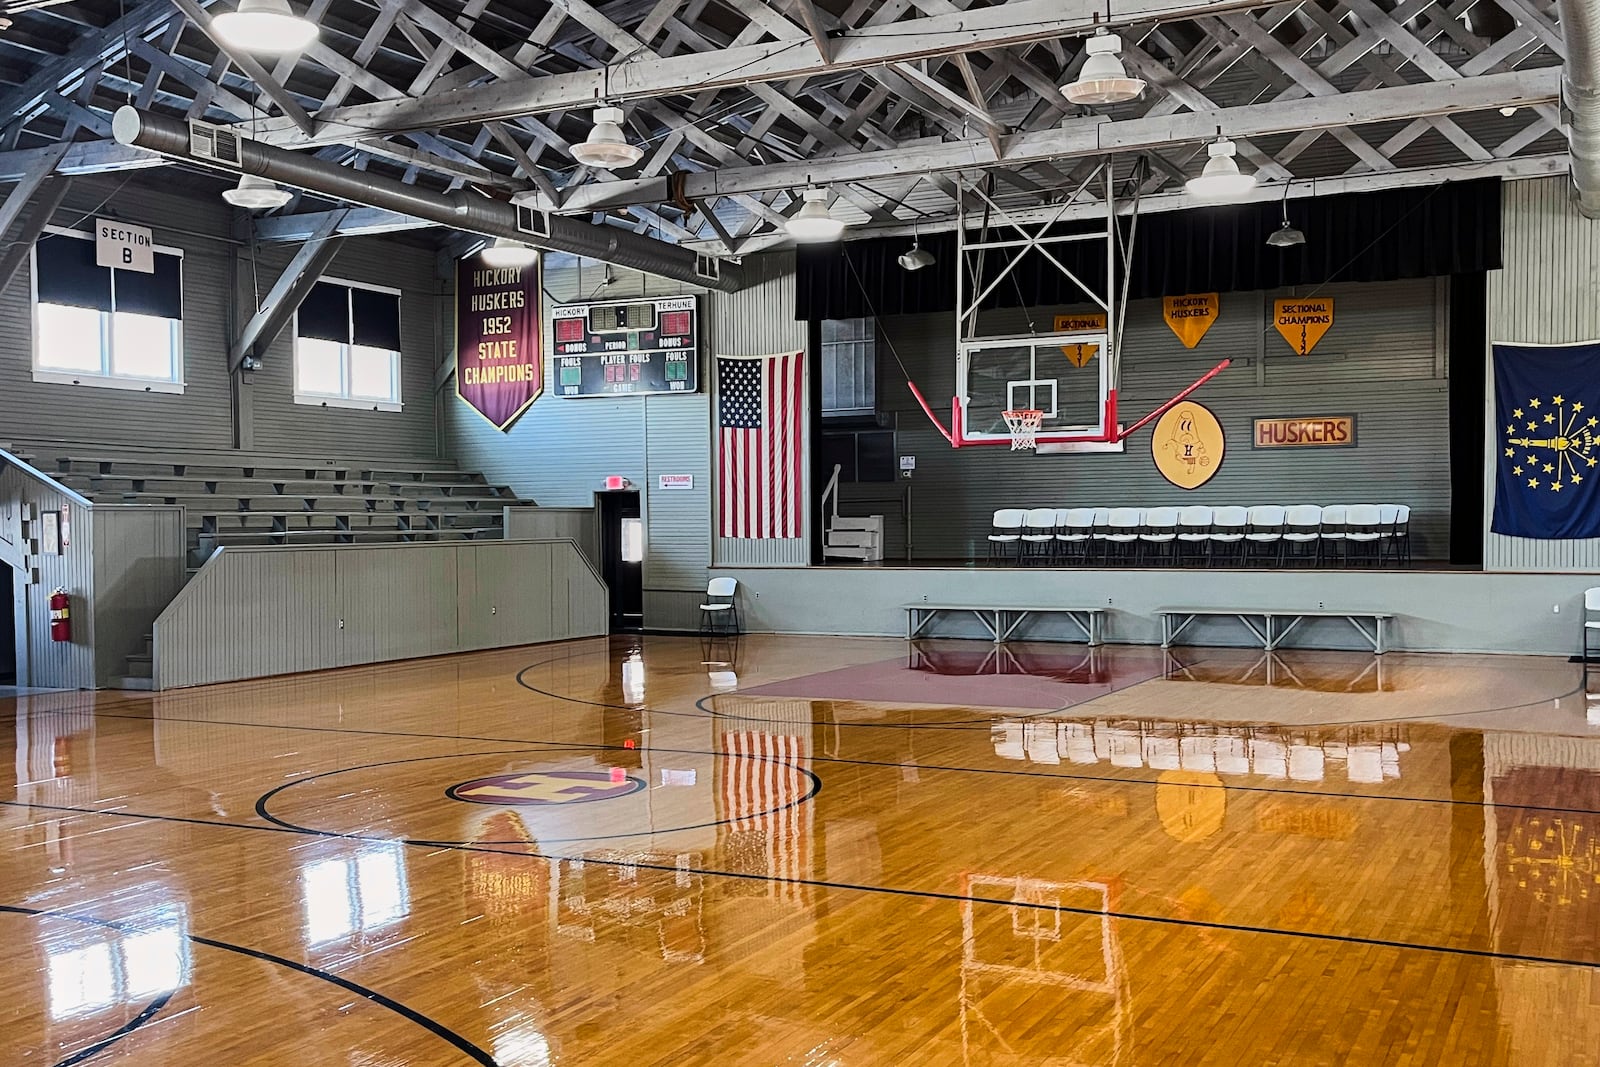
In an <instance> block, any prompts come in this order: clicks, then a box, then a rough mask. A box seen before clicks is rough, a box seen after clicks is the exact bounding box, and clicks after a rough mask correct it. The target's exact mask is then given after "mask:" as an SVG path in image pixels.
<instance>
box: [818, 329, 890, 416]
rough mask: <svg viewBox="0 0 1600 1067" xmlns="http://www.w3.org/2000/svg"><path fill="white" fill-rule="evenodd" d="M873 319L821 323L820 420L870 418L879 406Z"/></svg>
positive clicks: (875, 338)
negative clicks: (862, 416) (860, 416)
mask: <svg viewBox="0 0 1600 1067" xmlns="http://www.w3.org/2000/svg"><path fill="white" fill-rule="evenodd" d="M877 336H878V331H877V322H876V320H874V319H823V320H822V417H823V418H838V417H841V416H852V415H871V414H873V412H874V411H875V410H876V409H877V406H878V395H877V394H878V388H877V386H878V342H877Z"/></svg>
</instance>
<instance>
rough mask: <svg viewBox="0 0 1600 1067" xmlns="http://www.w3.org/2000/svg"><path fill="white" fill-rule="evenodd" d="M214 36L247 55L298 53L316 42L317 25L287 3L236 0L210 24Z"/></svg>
mask: <svg viewBox="0 0 1600 1067" xmlns="http://www.w3.org/2000/svg"><path fill="white" fill-rule="evenodd" d="M211 25H212V26H214V27H216V30H217V35H218V36H219V37H221V38H222V39H223V41H225V42H226V43H227V44H229V45H230V46H232V47H234V48H238V49H242V50H243V51H246V52H267V53H283V52H299V51H301V50H302V49H304V48H305V47H306V46H307V45H309V44H310V43H311V42H312V41H314V40H316V39H317V24H316V23H314V22H312V21H311V20H310V19H308V18H305V17H304V16H302V15H296V14H295V13H294V9H293V8H291V7H290V6H289V0H239V7H238V9H237V10H234V11H224V12H222V14H220V15H218V16H216V17H215V18H213V19H212V20H211Z"/></svg>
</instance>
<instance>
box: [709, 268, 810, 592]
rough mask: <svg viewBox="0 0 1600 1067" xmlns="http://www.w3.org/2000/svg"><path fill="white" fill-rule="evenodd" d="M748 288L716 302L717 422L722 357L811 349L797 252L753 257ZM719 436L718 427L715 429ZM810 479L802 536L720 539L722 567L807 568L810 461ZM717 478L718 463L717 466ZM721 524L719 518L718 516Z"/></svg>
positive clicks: (712, 358)
mask: <svg viewBox="0 0 1600 1067" xmlns="http://www.w3.org/2000/svg"><path fill="white" fill-rule="evenodd" d="M744 268H745V278H746V284H745V287H744V288H743V289H741V290H740V291H739V292H737V293H728V294H717V295H715V296H714V297H713V298H712V300H713V303H712V314H711V316H710V318H711V338H710V345H709V354H710V355H709V360H708V363H707V366H708V370H707V374H708V376H709V378H710V384H709V386H708V389H709V391H710V393H711V398H712V405H713V407H712V409H711V422H712V423H713V424H714V423H715V418H716V411H715V404H716V382H715V372H716V357H717V356H718V355H719V354H720V355H726V356H764V355H773V354H776V353H779V352H800V351H804V350H805V348H806V324H805V323H804V322H797V321H795V317H794V300H795V266H794V253H792V252H775V253H770V254H767V255H762V256H752V257H750V258H748V259H746V260H745V263H744ZM814 357H815V353H808V354H807V360H806V377H807V381H809V380H810V377H811V375H813V374H816V373H817V372H818V371H817V367H816V365H815V358H814ZM810 413H811V395H810V390H809V389H808V390H807V392H806V396H805V398H804V402H803V404H802V426H803V427H804V438H805V441H804V443H803V446H802V447H804V448H805V450H806V455H807V457H809V455H810V440H811V425H810V423H811V414H810ZM709 432H710V433H711V435H712V436H713V437H715V435H716V429H715V426H714V425H712V426H711V427H709ZM806 468H807V473H806V477H805V479H804V481H805V486H806V490H805V492H804V493H803V495H802V498H803V499H804V500H806V501H807V505H806V507H805V509H804V510H803V512H802V515H803V519H802V524H801V536H799V537H793V538H783V539H771V540H755V539H752V538H743V537H718V538H716V541H715V559H716V560H717V562H718V563H728V564H733V563H765V564H789V565H793V566H804V565H805V564H806V563H808V562H809V561H810V558H811V532H810V531H811V523H812V522H813V520H814V518H815V517H814V516H813V515H812V514H811V512H812V509H811V506H810V503H809V501H810V500H811V493H810V488H809V487H810V484H811V472H810V462H809V458H808V459H807V462H806ZM712 473H713V477H715V475H716V472H715V463H714V462H713V471H712ZM713 519H715V516H713Z"/></svg>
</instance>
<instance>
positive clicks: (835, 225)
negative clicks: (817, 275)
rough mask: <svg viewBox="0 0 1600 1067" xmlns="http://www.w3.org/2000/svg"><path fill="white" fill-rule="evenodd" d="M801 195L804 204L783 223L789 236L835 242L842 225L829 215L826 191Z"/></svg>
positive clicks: (812, 191)
mask: <svg viewBox="0 0 1600 1067" xmlns="http://www.w3.org/2000/svg"><path fill="white" fill-rule="evenodd" d="M801 195H802V196H803V197H804V198H805V203H804V204H801V205H800V210H799V211H796V212H795V213H794V214H793V215H790V216H789V221H788V222H786V223H784V228H785V229H787V230H788V231H789V234H790V236H792V237H793V238H794V239H795V240H796V241H837V240H838V239H839V237H840V235H841V234H843V233H844V223H842V222H840V221H839V220H838V219H836V218H834V217H833V216H832V215H831V214H829V212H828V191H827V190H826V189H816V188H811V189H807V190H806V191H805V192H804V193H802V194H801ZM929 258H930V259H931V258H932V257H929Z"/></svg>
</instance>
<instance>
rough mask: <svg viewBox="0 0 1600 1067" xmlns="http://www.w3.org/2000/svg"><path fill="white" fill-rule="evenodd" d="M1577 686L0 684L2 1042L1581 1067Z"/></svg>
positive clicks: (1150, 676) (1181, 656)
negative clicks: (98, 687) (144, 690)
mask: <svg viewBox="0 0 1600 1067" xmlns="http://www.w3.org/2000/svg"><path fill="white" fill-rule="evenodd" d="M1597 685H1600V683H1597ZM1590 706H1591V705H1590V702H1589V698H1588V696H1587V694H1586V691H1585V679H1584V676H1583V673H1582V670H1581V668H1580V667H1579V666H1578V665H1575V664H1571V663H1568V662H1566V661H1565V660H1564V659H1559V658H1541V657H1512V656H1428V655H1412V654H1406V653H1392V654H1390V655H1388V656H1385V657H1382V658H1381V659H1380V658H1378V657H1373V656H1370V655H1362V654H1356V653H1349V652H1294V653H1284V654H1280V655H1277V656H1270V657H1269V656H1263V655H1262V654H1260V653H1256V652H1250V651H1246V650H1242V649H1176V650H1173V651H1172V652H1171V653H1165V654H1164V653H1162V652H1161V651H1160V650H1157V649H1150V648H1136V647H1108V648H1100V649H1085V648H1082V647H1073V646H1065V645H1054V644H1053V645H1033V644H1019V645H1015V646H1009V647H1008V648H1006V649H996V648H994V647H993V646H992V645H991V644H987V643H975V642H953V641H930V642H919V643H918V644H917V645H915V646H912V645H908V644H907V643H906V642H903V641H896V640H884V639H840V638H821V637H774V636H751V637H745V638H741V639H736V640H733V639H729V640H719V641H716V642H709V641H707V642H703V641H701V640H698V639H695V638H684V637H645V638H628V639H624V638H613V639H609V640H608V639H596V640H589V641H580V642H571V643H566V644H559V645H549V646H541V647H534V648H523V649H512V650H505V651H499V652H491V653H479V654H473V655H464V656H455V657H447V658H440V659H432V660H422V661H414V662H409V663H404V664H396V665H386V666H379V667H363V668H353V669H347V670H341V671H332V672H326V673H322V674H315V675H303V676H297V677H291V678H284V679H272V680H263V681H256V682H248V683H240V684H234V685H226V686H214V687H210V688H205V689H195V690H184V691H178V692H173V693H161V694H127V693H105V692H102V693H48V694H34V695H29V696H21V697H15V698H12V697H0V737H4V738H6V739H7V741H6V742H4V744H5V745H7V746H9V748H8V750H7V751H4V752H0V765H3V766H7V767H13V768H15V776H14V778H15V784H14V786H13V787H11V788H10V789H0V856H3V857H4V860H3V862H0V981H3V982H4V985H5V988H6V989H7V991H8V996H7V998H6V1001H5V1004H4V1005H3V1006H0V1063H6V1064H12V1063H31V1062H39V1063H43V1064H56V1063H68V1062H85V1061H86V1060H87V1058H88V1057H89V1056H90V1055H92V1056H93V1059H92V1062H93V1063H95V1064H99V1063H139V1064H187V1063H212V1062H215V1063H226V1064H245V1063H262V1064H266V1063H273V1064H282V1063H291V1064H294V1065H296V1067H323V1065H328V1067H331V1065H334V1064H338V1065H348V1064H351V1063H363V1064H407V1065H413V1067H417V1065H433V1064H438V1065H446V1064H449V1065H454V1064H498V1065H501V1067H535V1065H550V1064H584V1065H590V1064H594V1065H613V1064H614V1065H617V1067H638V1065H650V1064H657V1065H667V1064H701V1063H730V1064H830V1063H832V1064H850V1065H877V1064H885V1065H888V1064H894V1065H898V1064H941V1065H942V1064H1016V1065H1019V1067H1020V1065H1022V1064H1029V1065H1037V1064H1060V1065H1067V1064H1091V1063H1092V1064H1100V1065H1115V1064H1128V1065H1133V1064H1139V1065H1165V1064H1182V1065H1185V1067H1189V1065H1205V1067H1209V1065H1217V1067H1222V1065H1229V1067H1233V1065H1250V1067H1258V1065H1261V1064H1269V1063H1272V1064H1295V1065H1297V1067H1298V1065H1303V1064H1316V1065H1322V1064H1327V1065H1330V1067H1331V1065H1339V1067H1344V1065H1351V1064H1360V1065H1369V1064H1450V1065H1452V1067H1477V1065H1484V1067H1487V1065H1491V1064H1493V1065H1500V1064H1518V1065H1545V1064H1548V1065H1552V1067H1556V1065H1560V1067H1570V1065H1573V1064H1579V1063H1587V1062H1591V1061H1592V1059H1593V1055H1594V1049H1595V1048H1597V1047H1600V836H1597V835H1596V833H1595V826H1594V823H1595V820H1596V817H1597V813H1600V713H1597V714H1593V715H1591V713H1590V712H1589V710H1588V709H1589V707H1590ZM92 1050H97V1051H92Z"/></svg>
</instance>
